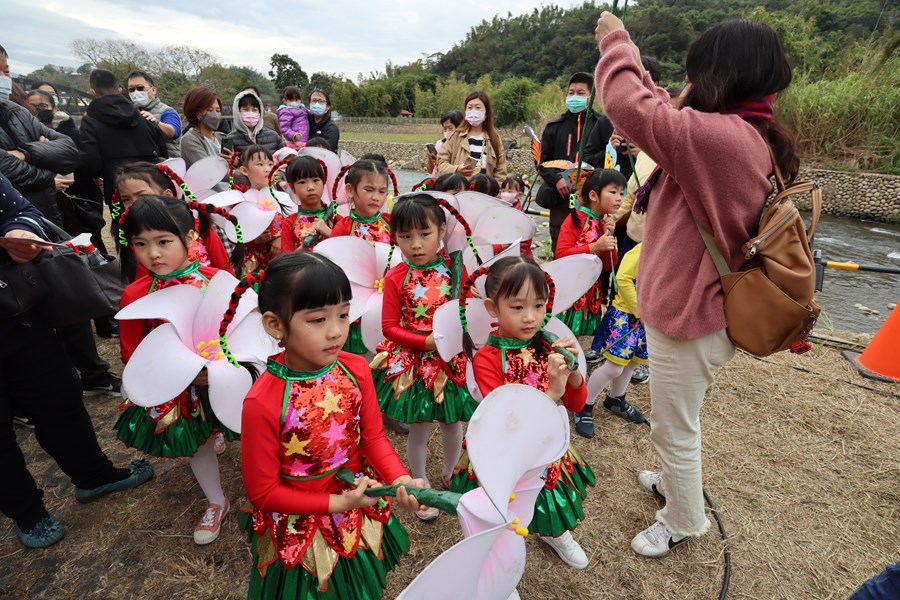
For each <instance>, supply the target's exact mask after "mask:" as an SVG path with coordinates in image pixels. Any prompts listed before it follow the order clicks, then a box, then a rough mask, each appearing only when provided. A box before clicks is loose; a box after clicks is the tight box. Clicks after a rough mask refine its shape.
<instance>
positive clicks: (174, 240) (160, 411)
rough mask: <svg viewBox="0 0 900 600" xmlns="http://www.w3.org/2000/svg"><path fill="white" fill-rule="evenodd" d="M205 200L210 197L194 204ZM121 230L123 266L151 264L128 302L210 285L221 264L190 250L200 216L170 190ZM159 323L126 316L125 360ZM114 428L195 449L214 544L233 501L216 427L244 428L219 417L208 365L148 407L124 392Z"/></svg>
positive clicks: (140, 203) (135, 440)
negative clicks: (225, 486)
mask: <svg viewBox="0 0 900 600" xmlns="http://www.w3.org/2000/svg"><path fill="white" fill-rule="evenodd" d="M200 206H206V205H196V206H195V208H199V207H200ZM219 211H220V212H219V214H221V215H223V216H225V215H227V213H225V212H224V211H221V209H219ZM229 218H232V217H230V216H229ZM232 219H233V218H232ZM233 222H236V221H233ZM122 232H123V234H124V236H125V239H126V241H127V242H128V247H127V248H126V250H125V251H124V252H123V253H122V268H123V269H126V270H127V272H131V273H134V262H135V261H137V262H138V263H140V264H141V265H142V266H143V267H144V268H146V269H147V271H148V273H147V274H146V275H144V276H142V277H139V278H137V279H136V280H135V281H134V283H132V284H131V285H129V286H128V287H126V288H125V291H124V292H123V293H122V302H121V306H122V308H125V307H126V306H128V305H129V304H131V303H132V302H134V301H135V300H138V299H139V298H142V297H143V296H146V295H147V294H152V293H154V292H156V291H158V290H161V289H164V288H167V287H171V286H174V285H191V286H194V287H197V288H200V289H201V290H205V289H206V286H207V285H208V284H209V281H210V279H212V277H213V275H215V273H216V272H217V271H218V269H214V268H211V267H201V266H200V263H199V261H197V260H194V259H193V258H192V257H191V255H190V240H191V239H193V238H194V236H196V233H195V232H194V216H193V215H192V214H191V209H190V208H188V204H187V203H186V202H184V201H183V200H178V199H177V198H171V197H167V196H144V197H142V198H139V199H138V200H137V201H136V202H135V203H134V204H133V205H132V206H131V207H130V208H129V209H128V211H127V212H126V213H125V215H124V216H123V218H122ZM159 324H160V322H159V321H156V320H123V321H121V323H120V325H119V328H120V340H119V341H120V344H121V350H122V362H123V363H127V362H128V361H129V360H130V359H131V356H132V354H134V351H135V349H136V348H137V347H138V344H140V343H141V341H142V340H143V339H144V338H145V337H147V336H148V335H149V334H150V332H151V331H152V330H153V329H155V328H156V327H157V326H158V325H159ZM161 359H163V357H161ZM115 429H116V430H117V431H118V437H119V439H120V440H122V441H123V442H124V443H125V445H127V446H129V447H131V448H136V449H138V450H141V451H143V452H146V453H147V454H150V455H153V456H163V457H178V456H189V457H190V465H191V471H192V472H193V474H194V477H195V478H196V479H197V483H199V484H200V489H201V490H202V491H203V493H204V494H205V495H206V500H207V502H208V505H207V508H206V510H205V511H204V513H203V517H202V518H201V519H200V522H199V523H198V524H197V527H196V529H194V542H195V543H197V544H201V545H203V544H209V543H212V542H213V541H214V540H215V539H216V538H217V537H219V530H220V528H221V525H222V519H223V518H224V517H225V515H226V514H227V513H228V509H229V503H228V498H227V497H226V496H225V492H224V491H223V490H222V483H221V479H220V475H219V462H218V459H217V458H216V452H215V442H214V440H213V438H212V437H211V434H212V432H213V430H218V431H220V432H222V433H223V434H224V435H225V437H226V438H227V439H229V440H236V439H238V436H237V434H236V433H234V432H232V431H230V430H229V429H228V428H226V427H225V426H224V425H223V424H222V423H221V422H219V420H218V419H217V418H216V416H215V413H214V412H213V411H212V408H211V407H210V404H209V394H208V388H207V375H206V371H205V370H203V371H201V372H200V374H199V375H198V376H197V378H196V379H194V382H193V383H192V384H191V386H190V387H188V389H186V390H185V391H183V392H182V393H181V394H180V395H179V396H178V397H177V398H173V399H172V400H171V401H169V402H166V403H165V404H162V405H160V406H156V407H153V408H143V407H140V406H137V405H135V404H132V403H130V402H128V401H127V400H126V401H125V403H124V404H123V405H122V414H121V415H120V416H119V419H118V421H116V424H115Z"/></svg>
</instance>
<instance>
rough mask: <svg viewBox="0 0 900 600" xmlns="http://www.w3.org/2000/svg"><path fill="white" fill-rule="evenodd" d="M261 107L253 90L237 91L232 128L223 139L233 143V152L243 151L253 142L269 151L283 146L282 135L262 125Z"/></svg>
mask: <svg viewBox="0 0 900 600" xmlns="http://www.w3.org/2000/svg"><path fill="white" fill-rule="evenodd" d="M262 109H263V106H262V102H261V101H260V99H259V97H258V96H257V95H256V94H254V93H253V92H248V91H244V92H239V93H238V95H237V96H235V97H234V103H233V104H232V114H233V115H234V125H233V127H234V128H233V129H232V130H231V133H229V134H228V135H227V136H225V139H226V140H230V141H231V142H232V143H233V144H234V151H235V152H243V151H244V150H246V149H247V148H248V147H250V146H252V145H254V144H256V145H259V146H263V147H265V148H267V149H268V150H269V152H275V151H276V150H278V149H279V148H283V147H284V140H283V139H282V137H281V136H280V135H278V134H277V133H275V132H274V131H272V130H271V129H266V128H265V127H264V126H263V120H262Z"/></svg>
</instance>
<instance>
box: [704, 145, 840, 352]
mask: <svg viewBox="0 0 900 600" xmlns="http://www.w3.org/2000/svg"><path fill="white" fill-rule="evenodd" d="M769 154H770V155H772V149H771V148H769ZM772 166H773V168H774V172H775V183H776V186H777V193H776V195H775V198H774V199H773V200H772V202H771V203H769V205H768V206H767V207H766V208H764V209H763V213H762V217H761V218H760V220H759V231H758V233H757V235H756V237H754V238H752V239H750V240H748V241H747V242H746V243H744V245H743V246H742V249H743V251H744V258H745V259H746V260H747V262H746V263H744V265H743V266H742V267H741V269H740V270H738V271H734V272H732V271H731V270H730V269H729V267H728V263H727V261H726V260H725V257H724V256H723V255H722V251H721V250H719V248H718V246H716V242H715V239H714V238H713V236H712V234H711V233H710V232H708V231H706V230H705V229H703V227H702V226H701V225H700V223H699V221H697V220H696V218H695V219H694V221H695V222H696V223H697V229H698V230H699V231H700V236H701V237H702V238H703V243H704V244H706V249H707V250H708V251H709V253H710V255H711V256H712V259H713V262H714V263H715V265H716V269H717V270H718V271H719V277H720V279H721V281H722V289H723V291H724V292H725V318H726V321H727V323H728V324H727V329H726V331H727V333H728V337H729V338H730V339H731V342H732V343H733V344H734V345H735V346H737V347H738V348H740V349H741V350H744V351H746V352H749V353H750V354H754V355H756V356H768V355H770V354H774V353H775V352H781V351H782V350H791V351H792V352H795V353H803V352H805V351H806V350H808V349H809V343H808V342H807V341H806V336H807V335H808V334H809V332H810V331H811V330H812V328H813V326H815V324H816V320H817V319H818V317H819V312H820V311H821V308H820V307H819V305H818V304H817V303H816V299H815V287H816V268H815V263H814V262H813V256H812V252H811V251H810V248H809V244H810V241H811V240H812V237H813V234H814V233H815V231H816V226H817V225H818V223H819V217H820V215H821V212H822V191H821V190H820V189H819V188H818V186H817V185H816V184H815V183H814V182H812V181H801V182H796V183H793V184H791V185H790V186H788V187H785V185H784V179H783V178H782V176H781V170H780V169H779V168H778V165H777V164H776V163H775V157H774V155H772ZM807 192H809V193H810V194H811V195H812V203H811V208H812V219H811V222H810V225H809V228H807V227H806V224H805V223H804V222H803V218H802V217H801V216H800V211H799V210H797V207H796V206H794V202H793V200H791V196H794V195H796V194H805V193H807Z"/></svg>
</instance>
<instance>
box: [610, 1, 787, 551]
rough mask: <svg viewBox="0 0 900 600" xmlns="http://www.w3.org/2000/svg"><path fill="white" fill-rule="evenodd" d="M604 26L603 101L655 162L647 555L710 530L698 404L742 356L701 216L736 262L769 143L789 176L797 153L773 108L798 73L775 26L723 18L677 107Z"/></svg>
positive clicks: (641, 205) (648, 204) (692, 53)
mask: <svg viewBox="0 0 900 600" xmlns="http://www.w3.org/2000/svg"><path fill="white" fill-rule="evenodd" d="M596 36H597V41H598V43H599V45H600V52H601V54H602V58H601V59H600V62H599V63H598V64H597V71H596V74H595V76H596V81H597V90H598V92H599V94H600V101H601V103H602V105H603V109H604V112H605V113H606V114H607V116H609V118H610V120H611V121H612V122H613V124H614V125H615V127H616V130H617V131H619V132H621V134H622V135H623V136H624V137H626V138H627V139H629V140H631V141H632V142H633V143H634V144H635V145H636V146H638V147H640V148H641V150H642V151H644V152H646V153H647V154H648V155H649V156H652V157H653V158H654V159H655V160H656V161H657V164H658V166H659V169H658V170H656V171H654V173H653V175H651V176H650V177H649V178H648V179H647V182H645V184H644V186H643V190H639V191H638V198H639V199H638V201H637V202H636V204H635V209H636V210H637V211H638V212H641V210H642V209H644V210H646V212H647V222H646V225H645V229H644V240H643V241H644V244H643V252H642V255H641V264H640V269H639V273H638V281H639V284H638V288H637V289H638V308H639V311H640V315H641V318H642V320H643V322H644V325H645V327H646V331H647V343H648V349H649V354H650V397H651V403H652V404H651V410H652V413H651V414H652V422H653V431H652V433H651V439H652V440H653V444H654V446H655V447H656V451H657V453H658V454H659V458H660V462H661V463H662V472H661V473H660V472H652V471H642V472H641V473H640V474H639V475H638V480H639V481H640V483H641V484H642V485H643V487H644V488H646V489H647V490H648V491H651V492H656V493H657V494H658V495H661V496H664V497H665V501H666V506H665V507H664V508H663V509H662V510H660V511H659V512H657V514H656V522H655V523H654V524H653V525H651V526H650V527H648V528H647V529H645V530H644V531H642V532H641V533H639V534H638V535H637V536H635V538H634V539H633V540H632V542H631V547H632V548H633V549H634V551H635V552H637V553H638V554H642V555H644V556H654V557H655V556H663V555H664V554H666V553H668V551H669V550H670V549H671V548H674V547H675V546H676V545H678V544H680V543H682V542H685V541H687V540H689V539H690V538H691V537H696V536H700V535H703V534H704V533H706V532H707V531H708V529H709V526H710V523H709V520H708V519H707V518H706V513H705V511H704V506H703V477H702V463H701V454H700V448H701V443H700V408H701V406H702V405H703V397H704V394H705V393H706V389H707V388H708V387H709V385H710V384H711V383H712V381H713V378H714V376H715V371H716V369H717V368H718V367H720V366H722V365H723V364H725V363H726V362H728V361H729V360H730V359H731V357H732V356H733V355H734V346H733V345H732V344H731V342H730V341H729V340H728V336H727V335H726V333H725V325H726V323H725V309H724V301H723V293H722V286H721V285H720V283H719V275H718V272H717V271H716V267H715V266H714V265H713V261H712V259H711V258H710V256H709V253H708V252H707V251H706V248H705V246H704V244H703V241H702V239H701V238H700V234H699V232H698V231H697V225H696V224H695V221H696V223H699V224H700V225H701V226H702V227H704V228H705V229H707V230H709V231H711V232H712V233H713V235H714V236H715V240H716V244H717V245H718V246H719V248H721V249H722V251H723V252H724V254H725V258H726V259H727V260H728V263H729V265H730V267H731V268H732V269H733V270H736V269H738V268H739V267H740V266H741V265H742V264H743V262H744V256H743V253H742V252H741V244H742V243H743V242H745V241H746V240H747V239H749V238H751V237H752V236H753V235H755V233H756V230H757V227H758V223H759V217H760V214H761V211H762V208H763V205H764V203H765V201H766V197H767V196H768V195H769V194H770V193H771V192H772V185H771V183H769V177H770V175H771V174H772V159H771V158H770V156H769V147H771V148H772V151H773V152H774V156H775V161H776V162H777V163H778V165H779V167H780V168H781V171H782V173H783V174H784V177H785V180H786V181H790V180H793V179H794V177H795V176H796V174H797V170H798V168H799V165H800V161H799V158H798V157H797V155H796V153H795V142H794V138H793V135H792V134H791V132H790V131H789V130H788V129H787V128H786V127H784V126H783V125H781V124H779V123H777V122H775V121H773V120H772V117H773V109H772V101H773V99H774V95H775V93H777V92H780V91H782V90H784V89H785V88H787V87H788V85H789V84H790V82H791V67H790V64H789V63H788V60H787V57H786V55H785V52H784V48H783V46H782V44H781V40H780V39H779V37H778V34H777V33H775V31H774V30H773V29H772V28H771V27H769V26H768V25H765V24H762V23H758V22H754V21H748V20H729V21H725V22H722V23H720V24H718V25H714V26H713V27H711V28H710V29H708V30H707V31H706V32H704V33H703V34H701V35H700V36H699V37H698V38H697V39H696V40H694V42H693V43H692V44H691V47H690V48H689V49H688V53H687V57H686V59H685V66H686V71H687V80H688V88H687V89H686V90H685V92H684V94H683V95H682V100H683V102H682V106H681V108H680V109H676V108H673V107H672V106H670V105H669V103H668V102H667V100H668V95H667V94H666V92H665V91H664V90H662V89H661V88H658V87H657V86H656V85H654V83H653V82H652V81H651V79H650V76H649V75H648V74H647V73H646V72H645V71H644V69H643V67H642V66H641V60H640V52H639V51H638V49H637V47H636V46H635V45H634V43H633V42H632V41H631V39H630V38H629V36H628V33H627V32H626V31H625V29H624V27H623V25H622V22H621V21H620V20H619V19H618V18H617V17H615V16H614V15H612V14H610V13H608V12H604V13H603V14H602V15H601V17H600V19H599V20H598V21H597V29H596ZM651 190H652V191H651Z"/></svg>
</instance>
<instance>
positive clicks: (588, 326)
mask: <svg viewBox="0 0 900 600" xmlns="http://www.w3.org/2000/svg"><path fill="white" fill-rule="evenodd" d="M558 318H559V320H560V321H562V322H563V323H565V324H566V327H568V328H569V329H571V330H572V333H574V334H575V335H594V332H595V331H596V330H597V327H599V325H600V321H601V320H602V319H603V315H602V314H601V313H597V314H596V315H595V314H594V313H592V312H590V311H588V310H587V308H584V309H582V310H576V309H574V308H570V309H569V310H567V311H566V312H564V313H563V314H561V315H558Z"/></svg>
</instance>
